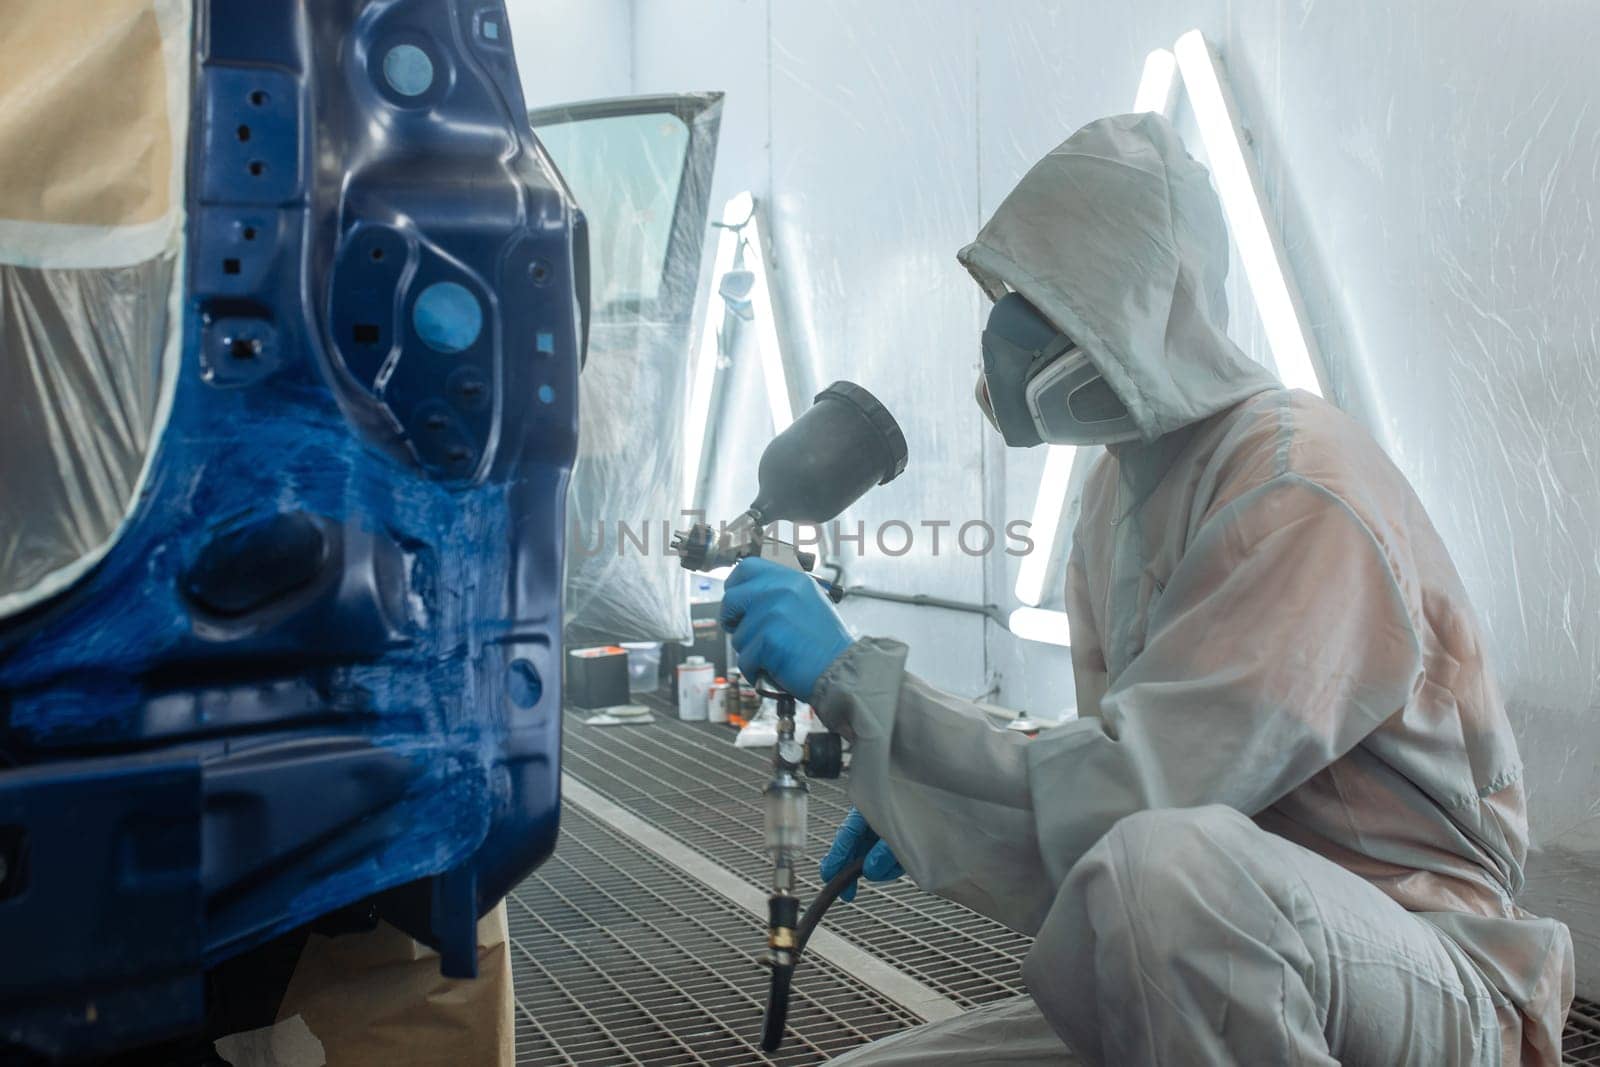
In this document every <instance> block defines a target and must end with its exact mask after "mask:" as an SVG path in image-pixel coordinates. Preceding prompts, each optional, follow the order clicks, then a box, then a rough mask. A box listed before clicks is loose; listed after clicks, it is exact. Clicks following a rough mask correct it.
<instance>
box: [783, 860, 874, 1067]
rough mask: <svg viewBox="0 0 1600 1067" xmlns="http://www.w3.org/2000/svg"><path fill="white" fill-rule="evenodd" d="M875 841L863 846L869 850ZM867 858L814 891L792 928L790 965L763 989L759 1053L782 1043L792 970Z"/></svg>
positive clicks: (787, 1014) (854, 863)
mask: <svg viewBox="0 0 1600 1067" xmlns="http://www.w3.org/2000/svg"><path fill="white" fill-rule="evenodd" d="M876 840H877V838H876V837H874V838H873V839H872V841H871V842H867V847H868V848H870V847H871V846H872V843H873V842H875V841H876ZM866 862H867V857H866V854H865V853H863V854H862V855H861V856H859V857H857V858H856V859H853V860H851V861H850V862H849V863H847V864H845V865H844V869H843V870H841V871H840V872H839V873H838V874H836V875H834V876H833V877H832V878H829V879H828V881H827V884H826V885H824V886H823V887H822V888H821V889H819V890H818V891H817V895H816V896H814V897H812V898H811V903H810V905H809V906H808V907H807V908H806V912H805V914H804V915H802V916H800V921H799V922H798V923H796V924H795V927H794V948H793V949H791V950H790V956H791V959H790V962H789V963H787V964H785V965H783V966H782V967H781V968H779V967H777V966H774V967H773V968H772V977H771V982H770V984H769V986H768V989H767V1012H766V1014H765V1015H764V1016H763V1017H762V1022H761V1050H762V1051H763V1052H776V1051H778V1046H779V1045H780V1044H782V1043H783V1027H784V1024H785V1022H786V1021H787V1020H788V1018H789V991H790V987H791V985H792V983H793V981H794V969H795V967H797V966H799V963H800V956H801V954H802V953H803V952H805V950H806V944H807V943H808V942H810V940H811V934H812V932H813V931H815V930H816V928H817V924H818V923H820V922H822V917H823V916H824V915H826V914H827V912H828V909H829V908H830V907H832V905H833V902H834V901H836V900H838V899H839V894H840V893H843V892H844V891H845V890H846V889H847V888H849V886H850V884H851V883H852V882H854V881H855V880H856V879H857V878H859V877H861V869H862V868H863V867H864V866H865V865H866Z"/></svg>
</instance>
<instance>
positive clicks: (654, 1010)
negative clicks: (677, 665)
mask: <svg viewBox="0 0 1600 1067" xmlns="http://www.w3.org/2000/svg"><path fill="white" fill-rule="evenodd" d="M652 709H653V710H655V711H656V712H657V719H656V721H655V722H654V723H652V724H650V725H648V726H627V727H587V726H585V725H584V724H583V722H582V720H581V718H579V717H578V716H576V715H569V716H568V718H567V723H566V731H565V739H564V746H563V748H564V751H563V765H564V769H565V770H566V772H567V773H569V774H571V775H573V776H574V777H575V778H577V779H578V780H579V781H581V782H583V783H584V784H585V785H587V786H589V787H590V788H592V789H594V790H596V791H598V792H600V793H601V794H603V795H605V796H606V797H608V798H610V799H611V800H613V801H615V802H616V803H618V804H620V805H622V806H623V807H625V808H627V809H628V810H629V811H631V812H633V813H634V814H635V815H637V816H638V817H640V818H641V819H643V820H645V821H646V822H648V823H650V824H652V825H653V826H655V827H656V828H657V829H659V830H661V831H663V832H665V833H667V834H669V835H671V836H672V837H675V838H677V839H678V840H680V841H682V842H683V843H684V844H686V845H688V846H690V847H691V848H693V849H695V850H697V851H699V852H701V853H702V854H704V855H706V856H707V857H709V858H710V859H711V860H713V861H714V862H716V863H718V864H720V865H721V866H723V867H726V868H727V869H729V870H731V871H734V872H735V873H737V874H739V875H741V876H742V877H744V878H745V879H747V880H748V881H750V883H751V884H752V885H756V886H764V884H765V879H766V876H767V873H768V872H767V858H766V854H765V852H764V851H763V849H762V844H761V823H762V810H761V803H760V789H761V786H762V784H763V783H764V782H765V781H766V777H767V772H768V770H769V764H768V756H767V754H766V753H764V752H762V751H760V750H744V749H736V748H734V747H733V745H732V737H733V733H732V731H731V730H729V729H728V728H726V727H722V726H714V725H709V724H690V723H683V722H679V721H678V720H677V719H675V718H673V717H672V713H671V711H670V709H668V708H667V707H666V706H665V705H664V704H662V703H655V702H652ZM810 784H811V802H810V820H809V824H810V825H809V829H810V849H809V853H810V854H811V855H813V856H821V855H822V853H823V852H825V851H826V850H827V847H828V845H829V843H830V842H831V840H832V836H833V831H834V828H835V827H836V826H837V825H838V823H839V821H840V820H841V819H842V818H843V817H844V813H845V812H846V811H847V810H848V808H849V801H848V799H847V797H846V794H845V790H844V787H843V785H842V783H840V782H820V781H813V782H811V783H810ZM817 888H819V883H818V882H817V881H816V879H815V878H814V877H811V876H808V877H806V878H805V879H803V884H802V886H801V887H800V888H799V889H798V893H799V895H800V897H801V899H802V900H804V899H807V898H809V897H810V895H811V894H812V893H814V892H815V891H816V889H817ZM508 903H509V907H510V924H511V942H512V949H513V964H512V968H513V975H514V980H515V985H516V992H517V1015H518V1019H517V1062H518V1063H519V1064H539V1065H543V1064H564V1065H569V1067H586V1065H590V1064H596V1065H598V1064H608V1065H609V1064H636V1065H641V1067H654V1065H656V1064H662V1065H672V1064H719V1065H720V1064H728V1065H731V1064H746V1063H762V1062H767V1063H781V1064H811V1063H819V1062H822V1061H823V1060H826V1059H828V1058H829V1057H831V1056H836V1055H839V1054H841V1053H842V1052H844V1051H846V1050H848V1049H850V1048H854V1047H855V1046H857V1045H859V1044H861V1043H863V1042H866V1041H869V1040H873V1039H875V1038H878V1037H882V1036H885V1035H887V1034H890V1033H893V1032H895V1031H897V1030H900V1029H903V1028H905V1027H907V1026H912V1025H915V1024H916V1023H917V1022H918V1020H917V1019H916V1018H915V1017H913V1016H912V1015H911V1014H910V1013H908V1012H907V1011H905V1010H904V1009H903V1008H901V1007H899V1006H898V1005H896V1004H894V1003H892V1002H890V1001H889V1000H887V999H885V998H884V997H882V996H880V995H879V994H878V993H876V992H875V991H873V990H872V989H870V988H868V987H867V986H865V985H862V984H861V983H860V982H857V981H856V980H855V979H853V978H851V977H850V976H848V975H846V974H844V973H842V972H841V971H839V970H838V969H837V968H835V967H833V966H832V965H830V964H828V963H827V962H826V961H824V960H821V959H817V958H812V959H811V960H810V961H808V962H807V963H806V965H805V972H804V975H803V976H797V979H796V982H795V992H794V1003H793V1005H792V1007H791V1011H790V1018H789V1027H790V1032H789V1037H788V1038H787V1039H786V1042H785V1046H784V1049H783V1051H781V1052H780V1053H778V1055H777V1056H775V1057H771V1058H769V1057H766V1056H764V1055H763V1054H762V1053H761V1052H760V1051H759V1049H758V1048H757V1047H756V1041H757V1039H758V1033H759V1029H760V1020H761V1012H762V1008H763V1002H764V998H765V995H766V984H765V983H766V972H765V971H764V970H763V969H762V968H761V967H760V966H759V965H758V964H757V963H756V962H755V955H756V953H757V952H758V951H759V949H760V946H761V945H762V943H763V939H764V936H765V931H764V929H763V928H762V925H761V923H760V922H759V921H758V920H757V919H756V918H754V917H753V916H751V915H749V914H747V913H745V912H743V911H741V910H739V909H738V908H736V907H734V906H732V905H731V904H729V902H728V901H726V900H725V899H723V898H722V897H720V896H718V895H716V894H715V893H713V892H711V891H709V890H707V889H704V888H702V887H700V886H699V885H698V884H695V883H693V882H690V881H688V880H686V879H685V878H684V876H683V875H682V874H681V873H680V872H679V871H677V870H676V869H675V868H673V867H671V866H670V865H668V864H666V863H664V862H663V861H661V860H660V859H658V858H656V857H655V856H654V855H653V854H652V853H650V852H649V851H647V850H645V849H642V848H640V847H639V846H638V845H636V844H635V843H634V842H633V841H631V840H630V839H628V838H627V837H625V836H623V835H621V834H618V833H616V832H614V831H612V830H611V829H610V828H609V827H607V826H605V825H603V824H601V823H599V822H598V821H596V820H595V819H593V818H591V817H589V816H588V815H586V814H585V813H584V812H583V811H581V810H579V809H577V808H576V807H575V806H573V805H568V806H567V807H566V808H565V810H564V811H563V814H562V835H561V843H560V845H559V847H558V848H557V849H556V853H555V855H554V856H553V857H552V858H551V859H550V860H549V861H548V862H547V863H546V864H545V865H544V866H543V867H542V868H540V869H539V871H537V872H536V873H535V874H534V875H533V876H532V877H531V878H529V879H528V880H527V881H526V882H524V883H523V884H522V885H521V886H519V887H518V888H517V890H516V891H515V892H514V893H512V895H511V897H510V899H509V902H508ZM826 925H827V927H828V928H829V929H830V930H832V931H833V932H834V933H835V934H837V935H839V936H841V937H843V938H845V939H847V940H849V941H851V942H853V943H854V944H856V945H857V946H858V947H860V948H862V949H864V950H865V951H867V952H870V953H872V954H874V955H876V956H878V957H880V958H882V959H883V960H885V961H886V962H888V963H890V964H893V965H894V966H896V967H898V968H900V969H901V970H903V971H905V972H906V973H907V974H909V975H911V976H912V977H914V978H917V979H919V980H920V981H922V982H924V983H925V984H927V985H928V986H929V987H931V988H932V989H934V990H937V991H938V992H940V993H942V994H944V995H945V996H947V997H949V998H950V999H951V1000H953V1001H955V1002H956V1003H958V1004H961V1005H962V1006H967V1007H971V1006H976V1005H979V1004H986V1003H990V1002H993V1001H995V1000H1000V999H1004V998H1006V997H1010V996H1013V995H1015V994H1016V993H1019V992H1021V991H1022V983H1021V974H1020V968H1021V960H1022V957H1023V955H1024V954H1026V952H1027V950H1028V945H1029V943H1030V942H1029V939H1028V938H1026V937H1023V936H1021V935H1019V934H1016V933H1014V932H1012V931H1011V930H1009V929H1007V928H1005V927H1004V926H1001V925H1000V924H998V923H995V922H992V921H990V920H988V919H985V918H984V917H982V916H980V915H977V914H976V913H974V912H971V911H968V910H966V909H965V908H962V907H961V906H959V905H957V904H953V903H951V902H949V901H945V900H941V899H939V898H936V897H930V896H927V895H926V894H923V893H921V892H920V891H918V890H917V889H916V888H915V887H914V886H911V885H909V884H908V883H905V882H899V883H894V884H892V885H889V886H875V885H867V884H865V883H863V888H862V890H861V892H860V894H859V895H858V896H857V898H856V901H855V903H854V905H852V906H848V907H845V906H840V907H836V908H834V909H832V910H830V912H829V914H828V919H827V922H826ZM1562 1044H1563V1051H1564V1057H1563V1058H1564V1060H1565V1062H1566V1063H1568V1064H1574V1065H1581V1067H1600V1005H1597V1004H1594V1003H1590V1002H1587V1001H1582V1000H1579V1001H1577V1002H1575V1003H1574V1004H1573V1008H1572V1015H1571V1017H1570V1019H1569V1020H1568V1024H1567V1028H1566V1031H1565V1033H1564V1034H1563V1042H1562Z"/></svg>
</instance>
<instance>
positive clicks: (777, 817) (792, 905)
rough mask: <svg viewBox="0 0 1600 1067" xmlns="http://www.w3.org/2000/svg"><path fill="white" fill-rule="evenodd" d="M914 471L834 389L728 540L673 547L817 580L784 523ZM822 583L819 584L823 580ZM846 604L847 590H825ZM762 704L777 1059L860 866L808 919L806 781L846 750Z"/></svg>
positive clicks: (880, 423)
mask: <svg viewBox="0 0 1600 1067" xmlns="http://www.w3.org/2000/svg"><path fill="white" fill-rule="evenodd" d="M905 469H906V439H905V435H904V434H902V433H901V432H900V426H899V424H898V423H896V422H895V421H894V416H893V415H890V414H889V411H888V409H887V408H885V407H884V406H883V405H882V404H880V403H879V402H878V400H877V398H876V397H874V396H873V395H872V394H871V393H869V392H867V390H865V389H863V388H862V387H861V386H859V385H856V384H855V383H854V382H834V383H833V384H832V385H830V386H828V388H826V389H824V390H823V391H822V392H820V393H818V394H817V397H816V401H815V403H813V404H812V406H811V407H810V408H808V409H807V410H806V412H805V413H804V414H803V415H801V416H800V417H799V418H798V419H796V420H795V421H794V422H793V423H792V424H790V426H789V428H788V429H786V430H784V431H783V432H782V433H780V434H779V435H778V436H777V437H775V438H773V439H772V442H771V443H770V444H768V445H767V447H766V450H765V451H763V452H762V453H761V463H760V468H759V471H758V475H757V478H758V486H759V488H758V490H757V492H756V498H755V500H754V501H753V502H752V503H751V505H750V507H749V508H748V509H746V511H745V512H744V514H742V515H740V516H739V517H738V518H737V519H735V520H734V521H733V522H731V523H728V524H726V525H725V526H724V527H723V528H722V529H721V531H720V532H718V531H715V530H713V529H712V528H711V527H710V526H709V525H707V524H704V523H698V524H696V525H694V526H693V527H691V528H690V529H689V530H688V531H687V532H685V533H682V534H679V535H678V536H677V537H676V538H674V540H673V548H674V549H676V550H677V552H678V554H679V556H680V557H681V562H682V564H683V566H684V567H685V568H687V569H689V570H700V571H704V570H712V569H714V568H717V567H726V566H730V565H732V564H734V563H737V562H739V560H741V559H747V558H749V557H751V556H761V557H764V558H766V559H770V560H772V561H774V562H776V563H780V564H782V565H784V566H786V567H791V568H793V569H794V570H797V571H803V572H807V573H809V572H810V570H811V568H812V567H813V566H815V565H816V557H815V556H814V555H813V554H811V553H809V552H802V551H800V550H799V549H798V548H797V547H796V546H794V545H792V544H789V543H788V542H785V541H780V540H778V539H777V537H776V536H775V533H774V530H775V525H774V524H776V523H778V522H794V523H808V524H820V523H824V522H828V521H829V520H831V519H834V518H837V517H838V515H839V513H840V512H842V511H843V510H844V509H845V508H847V507H849V506H850V505H851V504H853V503H855V502H856V501H857V500H858V499H860V497H861V495H862V494H863V493H865V492H866V491H867V490H868V489H870V488H872V487H873V486H874V485H883V484H885V483H887V482H891V481H893V480H894V479H895V478H897V477H899V476H900V473H901V472H902V471H904V470H905ZM818 581H819V582H821V579H818ZM822 585H823V587H824V588H825V589H826V590H827V591H828V594H829V595H830V596H831V597H832V598H833V599H834V600H838V599H839V596H840V595H841V592H842V591H841V590H839V589H838V588H837V587H835V586H832V585H830V584H829V583H826V582H822ZM751 681H752V682H755V683H756V684H757V688H758V691H759V692H760V693H761V695H762V696H765V697H769V698H771V699H772V700H773V701H774V702H775V703H776V704H777V711H778V743H777V744H776V745H775V746H774V747H773V751H772V779H771V780H770V781H769V782H768V783H767V786H766V789H765V790H763V797H764V799H765V813H766V842H767V851H768V853H769V854H770V856H771V857H772V893H771V895H770V896H769V897H768V898H767V952H766V955H765V956H764V957H763V960H762V962H763V963H765V964H766V965H767V966H768V967H769V968H770V969H771V984H770V988H769V991H768V995H767V1013H766V1017H765V1019H764V1021H763V1023H762V1035H761V1047H762V1049H763V1050H764V1051H766V1052H775V1051H777V1049H778V1046H779V1044H780V1043H781V1042H782V1041H783V1028H784V1024H785V1022H786V1020H787V1019H788V1014H789V989H790V984H791V981H792V979H793V977H794V968H795V964H796V963H797V962H798V961H799V958H800V953H801V951H803V950H804V948H805V942H806V939H807V938H808V937H809V936H810V933H811V930H812V929H814V928H815V927H816V924H817V922H818V920H820V919H821V917H822V913H823V912H824V911H826V910H827V907H828V905H829V904H831V903H832V901H833V899H834V898H835V897H837V896H838V894H839V892H840V891H841V890H843V888H844V887H845V886H846V885H847V884H849V883H850V882H851V881H853V880H854V878H855V876H856V875H858V874H860V873H861V867H860V864H859V863H857V864H855V865H853V866H852V867H848V868H846V869H845V870H844V871H841V872H840V873H839V875H838V876H836V877H835V878H833V879H832V880H830V881H829V883H828V885H827V886H826V887H824V889H823V891H822V893H820V894H818V896H817V899H816V900H815V901H814V902H813V903H812V905H811V907H809V908H808V909H807V910H806V914H805V915H804V916H803V917H802V916H801V915H800V902H799V900H798V899H797V898H796V897H795V895H794V887H795V871H796V869H797V868H798V866H799V864H800V861H801V859H802V858H803V855H804V850H805V842H806V802H807V796H808V793H807V789H806V783H805V778H804V777H802V773H803V774H804V775H807V776H810V777H812V778H837V777H838V776H839V773H840V771H841V770H842V768H843V753H842V748H843V746H842V743H841V741H840V738H839V735H838V734H835V733H831V732H829V733H821V732H812V733H810V734H808V735H807V737H806V740H805V742H804V744H802V743H800V742H799V741H797V740H796V739H795V698H794V697H793V696H792V695H791V694H789V693H785V692H782V691H781V690H779V689H778V688H777V687H776V686H771V685H767V686H763V685H762V684H761V683H762V682H763V681H765V679H751Z"/></svg>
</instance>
